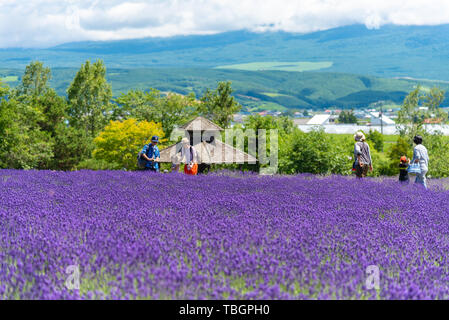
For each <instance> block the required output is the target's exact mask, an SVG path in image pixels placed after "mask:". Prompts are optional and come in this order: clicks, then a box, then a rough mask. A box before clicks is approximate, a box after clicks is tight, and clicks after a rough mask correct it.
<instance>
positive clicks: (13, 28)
mask: <svg viewBox="0 0 449 320" xmlns="http://www.w3.org/2000/svg"><path fill="white" fill-rule="evenodd" d="M354 23H362V24H365V25H366V26H367V27H369V28H378V27H380V26H382V25H384V24H389V23H393V24H400V25H410V24H413V25H435V24H443V23H449V1H448V0H146V1H143V0H142V1H137V0H133V1H123V0H92V1H87V0H62V1H61V0H0V48H5V47H48V46H52V45H55V44H60V43H64V42H71V41H81V40H116V39H129V38H142V37H153V36H172V35H185V34H211V33H218V32H224V31H231V30H238V29H249V30H253V31H264V30H267V29H269V30H284V31H291V32H311V31H317V30H324V29H329V28H333V27H338V26H343V25H348V24H354Z"/></svg>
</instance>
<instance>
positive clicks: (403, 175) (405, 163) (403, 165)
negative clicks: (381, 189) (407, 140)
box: [399, 156, 410, 184]
mask: <svg viewBox="0 0 449 320" xmlns="http://www.w3.org/2000/svg"><path fill="white" fill-rule="evenodd" d="M409 165H410V159H408V160H407V157H406V156H402V157H401V162H399V182H400V183H405V184H407V183H409V181H410V179H409V176H408V171H407V169H408V167H409Z"/></svg>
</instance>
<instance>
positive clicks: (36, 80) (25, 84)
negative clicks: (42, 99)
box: [16, 61, 51, 96]
mask: <svg viewBox="0 0 449 320" xmlns="http://www.w3.org/2000/svg"><path fill="white" fill-rule="evenodd" d="M50 79H51V70H50V68H48V67H44V64H43V63H42V62H40V61H33V62H31V63H30V64H29V65H28V66H26V68H25V73H24V74H23V76H22V81H21V83H20V84H19V86H18V88H17V93H16V94H17V95H18V96H20V95H26V96H39V95H41V94H44V93H45V92H46V91H47V90H48V89H49V85H48V81H50Z"/></svg>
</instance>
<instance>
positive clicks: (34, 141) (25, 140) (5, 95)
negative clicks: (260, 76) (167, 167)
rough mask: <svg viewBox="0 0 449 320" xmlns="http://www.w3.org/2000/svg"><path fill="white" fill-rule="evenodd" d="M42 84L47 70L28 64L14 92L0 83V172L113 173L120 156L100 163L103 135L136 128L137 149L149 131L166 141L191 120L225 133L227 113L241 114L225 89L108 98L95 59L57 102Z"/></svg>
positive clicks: (113, 139) (109, 92) (132, 92)
mask: <svg viewBox="0 0 449 320" xmlns="http://www.w3.org/2000/svg"><path fill="white" fill-rule="evenodd" d="M50 80H51V70H50V68H48V67H45V66H44V64H43V63H42V62H39V61H34V62H31V63H30V64H29V65H28V66H27V67H26V69H25V71H24V74H23V76H22V77H21V82H20V84H19V85H18V86H17V87H16V88H8V87H7V86H6V85H5V84H3V83H1V81H0V137H1V141H0V168H14V169H54V170H73V169H79V168H94V169H95V168H98V169H101V168H104V169H114V168H119V167H120V168H121V167H122V166H121V165H122V163H121V162H123V159H122V158H123V157H122V156H119V155H117V158H116V160H114V159H111V157H110V156H106V157H105V156H104V155H105V154H108V153H107V152H105V150H104V148H105V144H104V143H103V144H102V140H101V139H104V136H105V135H104V134H103V135H101V134H100V133H101V132H102V130H104V129H105V128H110V126H113V127H114V126H118V125H119V124H120V123H121V122H124V121H126V120H131V122H133V121H134V122H133V123H134V126H131V127H130V126H129V125H128V127H126V128H128V129H130V130H134V131H135V130H136V128H135V127H136V126H139V125H142V124H143V127H144V128H146V130H147V131H144V132H145V133H142V130H141V131H140V132H141V133H140V136H139V138H137V139H134V140H135V141H134V145H135V147H137V144H144V143H145V142H146V141H147V139H148V137H149V136H151V134H152V132H153V131H154V132H157V133H158V134H159V135H161V136H165V137H169V136H170V133H171V131H172V130H173V128H174V127H175V125H177V124H182V123H183V122H185V121H187V120H190V119H192V118H193V117H195V116H197V115H203V116H206V117H208V118H209V119H211V120H212V121H214V122H216V123H217V124H219V125H220V126H222V127H224V128H226V127H229V125H230V122H231V121H232V116H233V114H234V113H236V112H238V111H239V110H240V108H241V105H240V104H238V103H237V101H236V100H235V99H234V97H233V96H232V88H231V84H230V83H229V82H220V83H219V84H218V86H217V88H216V89H215V90H206V92H205V93H204V95H203V96H202V97H200V98H199V99H197V98H196V97H195V95H194V94H193V93H192V94H190V95H187V96H182V95H178V94H167V95H164V94H162V93H161V92H159V91H157V90H155V89H150V90H149V91H144V90H130V91H128V92H126V93H122V94H120V95H119V96H118V97H113V95H112V89H111V85H110V84H109V83H108V81H107V79H106V67H105V65H104V63H103V61H102V60H97V61H95V62H94V63H91V62H90V61H86V62H85V63H84V64H82V66H81V68H80V69H79V71H78V72H77V73H76V76H75V78H74V79H73V81H72V82H71V83H70V85H69V87H68V88H67V95H66V96H60V95H58V94H57V93H56V91H55V90H54V89H53V88H51V87H50V84H49V83H50ZM128 124H129V122H128ZM156 124H158V125H159V127H158V126H157V125H156ZM123 130H124V129H123V128H122V131H117V130H115V132H116V136H110V135H109V138H108V139H109V140H108V141H107V142H108V143H107V144H106V145H110V146H109V149H111V148H113V147H116V146H117V139H119V138H118V136H119V135H120V134H125V135H126V132H124V131H123ZM113 131H114V130H113ZM137 131H139V130H137ZM139 147H141V146H139ZM97 149H98V150H97ZM101 150H103V151H101ZM118 151H120V149H117V150H116V152H118ZM102 155H103V156H102ZM126 157H128V158H129V154H126ZM126 157H125V158H126ZM113 160H114V161H113Z"/></svg>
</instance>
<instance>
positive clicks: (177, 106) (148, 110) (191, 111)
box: [114, 89, 199, 137]
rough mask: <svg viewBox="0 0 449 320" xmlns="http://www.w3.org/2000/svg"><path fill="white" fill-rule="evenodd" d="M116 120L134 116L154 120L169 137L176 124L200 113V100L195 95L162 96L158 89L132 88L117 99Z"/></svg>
mask: <svg viewBox="0 0 449 320" xmlns="http://www.w3.org/2000/svg"><path fill="white" fill-rule="evenodd" d="M115 101H116V103H117V107H116V109H118V110H117V111H115V110H114V114H116V115H120V116H118V117H117V116H116V117H115V119H116V120H125V119H129V118H134V119H137V120H139V121H142V120H145V121H154V122H157V123H161V124H162V128H163V130H164V132H165V133H166V136H167V137H170V134H171V132H172V131H173V129H174V127H175V126H176V125H181V124H183V123H185V122H187V121H188V120H190V119H192V118H193V117H195V116H196V115H197V114H198V107H199V101H197V100H196V98H195V95H194V94H193V93H192V94H189V95H187V96H184V95H180V94H175V93H170V94H168V95H166V96H162V95H161V93H160V92H159V91H158V90H155V89H151V90H150V91H148V92H143V91H141V90H131V91H129V92H128V93H126V94H122V95H121V96H120V97H118V98H117V99H116V100H115Z"/></svg>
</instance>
